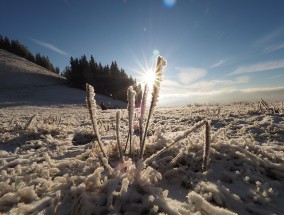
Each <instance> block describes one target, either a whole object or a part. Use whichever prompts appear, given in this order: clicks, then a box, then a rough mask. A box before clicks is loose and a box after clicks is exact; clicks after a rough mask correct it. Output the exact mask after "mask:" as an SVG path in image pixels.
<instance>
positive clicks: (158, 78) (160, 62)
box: [139, 56, 167, 158]
mask: <svg viewBox="0 0 284 215" xmlns="http://www.w3.org/2000/svg"><path fill="white" fill-rule="evenodd" d="M166 65H167V61H166V60H164V58H163V57H161V56H158V57H157V62H156V70H155V82H154V85H153V91H152V100H151V105H150V108H149V113H148V118H147V122H146V127H145V131H144V136H143V140H142V143H141V149H140V155H139V158H142V157H143V153H144V147H145V138H146V135H147V130H148V126H149V122H150V119H151V117H152V115H153V113H154V110H155V108H156V106H157V102H158V98H159V93H160V88H161V82H162V80H163V72H164V68H165V66H166Z"/></svg>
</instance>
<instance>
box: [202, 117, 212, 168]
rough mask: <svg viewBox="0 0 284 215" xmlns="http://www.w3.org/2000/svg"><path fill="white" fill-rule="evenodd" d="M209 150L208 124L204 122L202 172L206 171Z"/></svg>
mask: <svg viewBox="0 0 284 215" xmlns="http://www.w3.org/2000/svg"><path fill="white" fill-rule="evenodd" d="M209 149H210V124H209V122H208V121H205V135H204V150H203V161H202V171H206V169H207V163H208V157H209Z"/></svg>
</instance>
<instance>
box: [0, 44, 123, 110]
mask: <svg viewBox="0 0 284 215" xmlns="http://www.w3.org/2000/svg"><path fill="white" fill-rule="evenodd" d="M85 97H86V96H85V92H84V91H83V90H79V89H75V88H70V87H68V86H66V85H65V78H63V77H62V76H60V75H57V74H55V73H53V72H50V71H48V70H46V69H45V68H43V67H40V66H38V65H36V64H34V63H31V62H30V61H27V60H26V59H24V58H21V57H18V56H16V55H14V54H11V53H9V52H7V51H4V50H2V49H0V107H1V106H2V107H3V106H17V105H64V104H80V105H82V104H84V105H85ZM96 99H97V101H98V103H100V102H102V101H103V102H104V103H105V104H107V105H109V106H113V107H126V104H125V103H123V102H120V101H116V100H113V99H112V98H110V97H107V96H103V95H99V94H98V95H97V97H96Z"/></svg>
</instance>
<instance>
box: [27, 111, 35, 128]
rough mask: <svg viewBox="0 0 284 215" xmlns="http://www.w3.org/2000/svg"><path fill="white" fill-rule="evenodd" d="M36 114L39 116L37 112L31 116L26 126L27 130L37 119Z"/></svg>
mask: <svg viewBox="0 0 284 215" xmlns="http://www.w3.org/2000/svg"><path fill="white" fill-rule="evenodd" d="M36 116H37V114H35V115H33V116H32V117H31V118H30V120H29V121H28V123H27V124H26V126H25V129H26V130H28V129H29V128H30V127H31V125H32V123H33V121H34V120H35V118H36Z"/></svg>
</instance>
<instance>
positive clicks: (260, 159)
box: [0, 104, 284, 215]
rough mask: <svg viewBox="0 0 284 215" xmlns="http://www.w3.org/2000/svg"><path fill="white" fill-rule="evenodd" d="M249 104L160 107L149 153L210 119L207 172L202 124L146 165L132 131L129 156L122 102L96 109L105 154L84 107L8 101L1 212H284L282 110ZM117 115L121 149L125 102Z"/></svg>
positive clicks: (1, 140) (1, 145) (0, 121)
mask: <svg viewBox="0 0 284 215" xmlns="http://www.w3.org/2000/svg"><path fill="white" fill-rule="evenodd" d="M255 107H256V105H255ZM252 108H253V106H252V105H251V104H250V105H245V104H238V105H236V104H234V105H233V104H232V105H226V106H189V107H178V108H157V110H156V112H155V113H154V115H153V118H152V123H151V125H150V128H149V131H148V134H147V138H146V144H145V152H144V158H145V159H147V158H149V157H151V156H152V155H153V154H155V153H156V152H157V151H159V150H161V149H162V148H164V147H165V146H168V145H170V144H172V141H173V140H174V139H176V138H179V137H180V136H181V135H183V134H184V132H186V131H187V130H188V129H190V127H192V126H193V125H195V124H196V123H197V122H200V121H202V120H208V121H209V123H210V127H211V133H210V135H211V137H210V140H211V144H210V149H209V151H210V153H209V159H208V166H207V170H206V171H204V172H203V171H202V160H203V154H204V152H203V150H204V138H206V137H205V136H204V130H203V129H204V128H200V129H199V130H197V131H195V132H193V133H190V134H188V135H187V136H186V137H184V138H182V139H180V140H179V141H178V142H177V143H176V144H174V145H173V146H172V147H170V148H169V149H168V150H167V151H165V152H164V153H162V154H160V155H158V156H156V157H155V159H153V160H151V162H149V163H145V162H143V160H139V159H138V154H139V152H138V149H139V134H136V132H134V136H133V139H132V150H133V151H134V153H133V154H134V155H135V154H136V155H137V157H135V156H134V157H128V158H127V157H126V158H125V160H124V162H122V161H121V159H120V156H119V150H118V149H117V143H116V129H115V126H116V110H107V111H101V110H98V111H97V117H98V127H99V130H100V134H101V139H102V143H103V144H104V149H105V150H106V153H107V155H108V159H106V158H105V157H104V156H102V154H101V151H100V148H99V146H98V142H97V138H96V136H95V135H94V134H93V128H92V123H91V121H90V116H89V113H88V109H87V108H86V107H83V106H75V105H73V106H72V105H66V106H60V107H57V106H41V107H36V106H21V107H6V108H1V109H0V158H1V159H0V173H1V175H0V214H60V215H63V214H196V215H197V214H200V215H201V214H208V215H209V214H210V215H212V214H244V215H246V214H263V215H264V214H277V215H278V214H279V215H280V214H284V208H283V202H284V145H283V143H284V115H283V113H279V114H252V111H251V109H252ZM217 110H218V111H217ZM120 117H121V120H120V124H119V126H120V131H121V133H120V134H121V135H120V142H121V144H122V146H123V147H124V144H125V142H126V139H127V134H128V131H129V128H128V113H127V109H123V110H121V112H120ZM135 123H136V124H138V121H134V124H135Z"/></svg>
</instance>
